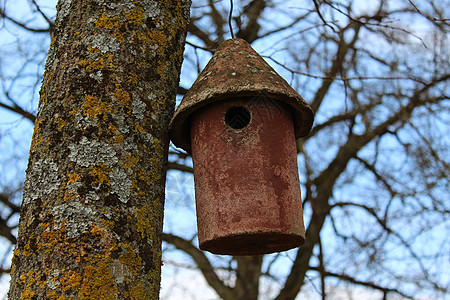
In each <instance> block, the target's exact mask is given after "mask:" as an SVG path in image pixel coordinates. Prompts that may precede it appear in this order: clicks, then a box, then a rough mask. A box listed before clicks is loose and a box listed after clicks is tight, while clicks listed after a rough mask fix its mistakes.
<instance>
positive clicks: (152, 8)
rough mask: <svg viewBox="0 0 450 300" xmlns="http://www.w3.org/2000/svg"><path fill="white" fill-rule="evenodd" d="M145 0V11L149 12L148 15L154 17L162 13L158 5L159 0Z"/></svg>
mask: <svg viewBox="0 0 450 300" xmlns="http://www.w3.org/2000/svg"><path fill="white" fill-rule="evenodd" d="M143 2H144V8H145V12H146V13H147V16H149V17H150V18H154V17H156V16H158V15H159V14H160V13H161V10H160V9H159V5H158V2H157V1H154V0H144V1H143Z"/></svg>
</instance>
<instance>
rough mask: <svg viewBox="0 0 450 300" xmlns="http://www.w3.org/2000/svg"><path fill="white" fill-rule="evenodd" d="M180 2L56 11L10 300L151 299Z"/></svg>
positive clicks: (183, 14)
mask: <svg viewBox="0 0 450 300" xmlns="http://www.w3.org/2000/svg"><path fill="white" fill-rule="evenodd" d="M189 7H190V1H188V0H171V1H152V0H146V1H103V0H78V1H72V0H61V1H59V4H58V7H57V8H58V13H57V18H56V22H55V30H54V32H53V37H52V44H51V49H50V52H49V57H48V60H47V64H46V71H45V74H44V81H43V86H42V89H41V99H40V104H39V112H38V116H37V119H36V125H35V131H34V135H33V140H32V144H31V150H30V158H29V164H28V169H27V179H26V182H25V187H24V198H23V204H22V210H21V220H20V224H19V235H18V242H17V247H16V250H15V251H14V258H13V271H12V279H11V289H10V292H9V298H10V299H158V297H159V296H158V294H159V286H160V269H161V234H162V221H163V205H164V183H165V172H166V168H167V150H168V143H169V139H168V134H167V127H168V123H169V120H170V118H171V116H172V112H173V108H174V104H175V94H176V90H177V85H178V81H179V73H180V67H181V62H182V58H183V49H184V41H185V35H186V30H187V23H188V19H189Z"/></svg>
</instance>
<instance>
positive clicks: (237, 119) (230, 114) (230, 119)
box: [225, 106, 251, 129]
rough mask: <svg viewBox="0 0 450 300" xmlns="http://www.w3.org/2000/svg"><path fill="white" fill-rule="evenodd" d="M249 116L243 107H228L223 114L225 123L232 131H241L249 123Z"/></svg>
mask: <svg viewBox="0 0 450 300" xmlns="http://www.w3.org/2000/svg"><path fill="white" fill-rule="evenodd" d="M250 119H251V114H250V112H249V111H248V109H246V108H245V107H243V106H234V107H230V108H229V109H228V110H227V112H226V113H225V123H226V124H227V125H228V126H230V127H231V128H233V129H242V128H245V127H247V125H248V124H249V123H250Z"/></svg>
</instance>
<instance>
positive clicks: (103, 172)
mask: <svg viewBox="0 0 450 300" xmlns="http://www.w3.org/2000/svg"><path fill="white" fill-rule="evenodd" d="M110 172H111V168H108V167H107V166H106V165H105V164H97V165H95V166H91V171H90V174H91V176H92V177H94V181H93V182H92V183H93V184H104V183H105V184H108V185H109V183H110V178H109V173H110Z"/></svg>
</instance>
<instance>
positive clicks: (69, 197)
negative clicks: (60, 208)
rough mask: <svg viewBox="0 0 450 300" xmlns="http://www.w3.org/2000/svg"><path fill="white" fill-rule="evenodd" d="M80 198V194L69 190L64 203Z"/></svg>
mask: <svg viewBox="0 0 450 300" xmlns="http://www.w3.org/2000/svg"><path fill="white" fill-rule="evenodd" d="M77 197H78V194H77V193H76V192H75V191H69V190H67V191H66V192H65V194H64V201H71V200H74V199H76V198H77Z"/></svg>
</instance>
